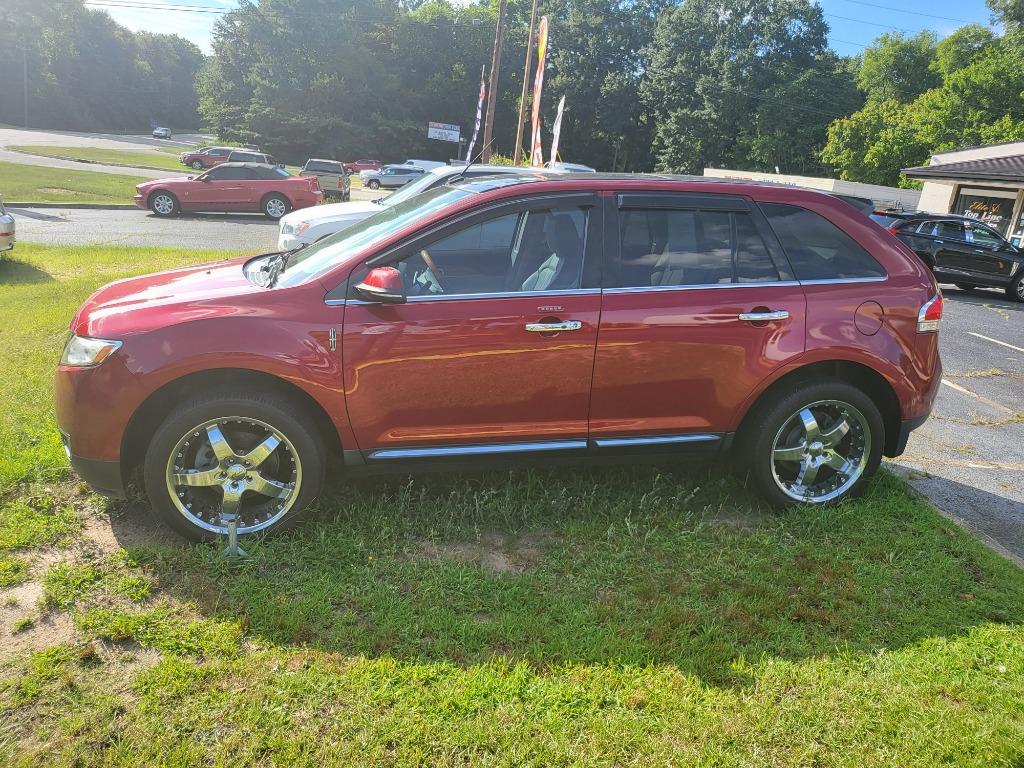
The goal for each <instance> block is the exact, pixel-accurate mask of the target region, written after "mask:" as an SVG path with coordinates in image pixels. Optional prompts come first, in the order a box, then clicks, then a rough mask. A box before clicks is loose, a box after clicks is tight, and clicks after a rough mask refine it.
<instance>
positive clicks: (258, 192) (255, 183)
mask: <svg viewBox="0 0 1024 768" xmlns="http://www.w3.org/2000/svg"><path fill="white" fill-rule="evenodd" d="M135 192H136V195H135V205H137V206H138V207H139V208H148V209H149V210H151V211H152V212H153V213H155V214H156V215H157V216H174V215H175V214H178V213H181V212H182V211H223V212H226V213H233V212H239V213H246V212H248V213H255V212H259V213H263V214H266V215H267V216H269V217H270V218H271V219H274V220H275V221H276V220H277V219H280V218H281V217H282V216H284V215H285V214H286V213H288V211H291V210H296V209H298V208H308V207H309V206H311V205H319V204H320V203H321V202H323V199H324V193H323V191H322V190H321V189H320V184H319V182H318V181H317V179H316V177H315V176H309V177H307V176H292V175H291V174H290V173H288V171H286V170H285V169H284V168H281V167H280V166H276V165H267V164H266V163H221V164H220V165H218V166H217V167H216V168H211V169H210V170H208V171H207V172H206V173H203V174H200V175H199V176H187V177H180V176H178V177H175V178H171V179H153V180H152V181H144V182H143V183H142V184H139V185H137V186H136V187H135Z"/></svg>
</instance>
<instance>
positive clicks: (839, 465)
mask: <svg viewBox="0 0 1024 768" xmlns="http://www.w3.org/2000/svg"><path fill="white" fill-rule="evenodd" d="M825 465H826V466H828V467H831V468H832V469H834V470H835V471H836V472H838V473H839V474H840V475H842V476H843V477H850V476H851V475H853V473H854V470H855V469H856V467H855V466H854V465H853V463H852V462H850V461H849V460H848V459H847V458H846V457H845V456H840V455H839V454H838V453H836V452H835V451H829V452H828V454H827V458H826V459H825Z"/></svg>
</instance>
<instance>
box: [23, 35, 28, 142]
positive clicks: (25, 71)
mask: <svg viewBox="0 0 1024 768" xmlns="http://www.w3.org/2000/svg"><path fill="white" fill-rule="evenodd" d="M21 77H22V81H23V82H24V86H25V92H24V99H25V100H24V103H23V104H22V106H23V107H24V110H25V127H26V128H28V46H27V45H22V46H21Z"/></svg>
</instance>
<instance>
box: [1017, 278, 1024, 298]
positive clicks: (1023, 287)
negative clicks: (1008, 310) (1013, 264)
mask: <svg viewBox="0 0 1024 768" xmlns="http://www.w3.org/2000/svg"><path fill="white" fill-rule="evenodd" d="M1017 298H1018V299H1020V300H1021V301H1024V279H1021V280H1018V281H1017Z"/></svg>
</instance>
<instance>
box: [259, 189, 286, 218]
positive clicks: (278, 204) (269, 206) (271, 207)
mask: <svg viewBox="0 0 1024 768" xmlns="http://www.w3.org/2000/svg"><path fill="white" fill-rule="evenodd" d="M263 212H264V213H265V214H267V216H269V217H270V218H271V219H273V220H274V221H277V220H278V219H280V218H281V217H282V216H284V215H285V214H286V213H288V200H287V199H286V198H284V197H282V196H281V195H267V196H266V197H265V198H263Z"/></svg>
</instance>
